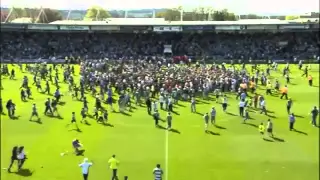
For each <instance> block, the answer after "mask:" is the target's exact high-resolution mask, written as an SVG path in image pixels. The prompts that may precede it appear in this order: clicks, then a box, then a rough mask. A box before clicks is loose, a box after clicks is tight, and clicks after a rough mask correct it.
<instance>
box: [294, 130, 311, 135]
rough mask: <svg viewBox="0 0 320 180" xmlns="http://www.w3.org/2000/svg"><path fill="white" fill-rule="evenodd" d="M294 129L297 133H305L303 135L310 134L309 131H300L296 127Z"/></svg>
mask: <svg viewBox="0 0 320 180" xmlns="http://www.w3.org/2000/svg"><path fill="white" fill-rule="evenodd" d="M293 131H294V132H296V133H299V134H303V135H306V136H308V133H306V132H303V131H299V130H297V129H294V130H293Z"/></svg>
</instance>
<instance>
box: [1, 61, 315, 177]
mask: <svg viewBox="0 0 320 180" xmlns="http://www.w3.org/2000/svg"><path fill="white" fill-rule="evenodd" d="M282 67H283V66H280V67H279V72H274V71H271V76H272V79H271V82H272V84H274V83H273V82H274V79H275V78H278V79H279V80H280V83H281V85H282V86H283V85H284V84H285V79H284V77H282V73H281V72H280V71H281V70H282ZM12 68H15V70H16V80H9V78H8V77H4V76H2V77H1V79H2V86H3V88H4V89H3V90H1V98H2V100H3V106H4V108H5V103H6V102H7V100H8V99H12V100H13V102H14V103H16V114H17V116H19V118H18V119H15V120H11V119H9V117H8V116H7V115H1V169H2V170H1V180H23V179H28V180H29V179H30V180H77V179H82V174H81V169H80V168H79V167H78V164H79V163H81V162H82V160H83V158H84V157H87V158H89V160H90V161H92V162H93V166H92V167H91V168H90V173H89V179H91V180H104V179H111V173H112V172H111V170H110V169H109V166H108V163H107V162H108V159H109V158H110V157H111V156H112V155H113V154H116V155H117V159H118V160H119V161H120V166H119V170H118V171H119V172H118V173H119V179H120V180H121V179H123V177H124V176H128V177H129V180H152V179H154V178H153V174H152V170H153V168H154V167H155V165H156V164H157V163H159V164H161V168H162V169H163V171H164V178H163V180H318V179H319V128H317V127H313V126H312V125H311V124H310V120H311V116H310V115H309V113H310V112H311V110H312V108H313V106H318V107H319V68H318V65H312V69H311V70H310V71H309V73H310V74H311V75H312V76H313V82H314V86H313V87H310V86H308V82H307V78H306V77H301V74H302V73H303V72H302V71H299V70H298V68H297V66H296V65H291V66H290V69H291V78H292V79H291V81H292V83H291V84H289V85H288V88H289V90H288V94H289V97H291V98H292V99H293V108H292V112H294V113H295V115H296V116H297V120H296V124H295V128H296V129H297V131H289V123H288V114H287V112H286V102H287V101H286V100H285V99H283V100H281V99H280V97H279V96H278V95H275V96H270V95H269V96H265V97H266V107H267V110H268V111H270V112H269V114H270V115H269V116H266V115H262V114H260V113H259V110H257V109H256V110H255V109H252V111H251V112H250V116H251V117H252V119H250V120H248V123H246V124H243V123H242V118H241V117H239V116H238V101H237V100H236V98H235V94H234V93H233V94H232V93H229V94H227V95H228V97H229V99H228V101H229V107H228V110H227V111H228V113H224V112H223V111H222V107H221V104H218V103H216V102H215V101H213V100H210V101H205V100H201V99H197V102H198V104H197V112H198V113H191V112H190V103H189V102H182V101H180V102H179V105H176V106H175V107H174V110H175V111H176V112H177V113H178V114H173V129H174V131H167V130H164V129H161V128H156V127H155V126H154V120H153V118H152V116H149V115H148V114H147V110H146V107H139V106H134V108H133V109H132V112H127V114H121V113H111V112H110V113H109V123H110V124H112V126H104V125H102V124H98V123H97V122H96V121H95V120H94V119H89V123H90V125H85V124H81V123H78V125H79V128H80V129H81V132H79V131H70V129H71V128H67V127H66V125H67V124H68V123H70V120H71V112H73V111H74V112H76V115H77V120H78V122H79V120H80V119H81V117H80V110H81V108H82V102H80V101H77V100H72V98H71V95H69V94H68V93H67V91H68V87H67V85H66V84H64V83H60V86H62V87H61V92H62V93H63V94H64V96H63V97H62V99H61V101H62V102H65V104H64V105H59V106H58V111H59V113H60V114H61V116H62V119H58V118H53V117H48V116H45V115H43V113H42V112H43V111H44V103H45V100H46V99H47V98H48V97H50V98H52V96H49V95H46V94H42V93H38V92H37V91H36V88H35V86H32V93H33V94H32V96H33V98H34V100H29V101H28V102H22V101H21V100H20V90H19V87H20V85H21V82H22V77H23V76H24V75H27V76H28V78H29V84H30V85H31V84H32V82H33V80H32V79H33V76H32V75H31V74H29V73H22V72H20V70H19V68H18V66H12V65H9V70H11V69H12ZM247 68H250V67H249V66H248V67H247ZM76 70H78V68H76ZM61 72H62V71H61V70H60V73H61ZM76 74H78V73H76ZM60 79H62V78H60ZM78 79H79V75H77V76H75V80H76V81H78ZM43 84H44V82H43ZM53 90H55V89H54V86H53V85H52V86H51V91H53ZM258 93H262V94H265V89H264V87H262V86H261V85H260V86H259V88H258ZM86 96H87V98H88V101H89V112H90V113H91V114H92V109H93V105H94V99H93V97H92V96H91V95H90V94H87V95H86ZM32 103H36V104H37V107H38V110H39V113H40V114H39V115H40V118H41V121H42V123H36V122H30V121H29V118H30V116H31V109H32ZM104 106H105V107H107V106H106V105H104ZM212 106H215V107H216V109H217V119H216V122H217V126H213V125H210V127H209V129H210V131H211V132H212V133H205V132H204V121H203V117H202V114H203V113H206V112H210V109H211V107H212ZM115 107H117V105H116V106H115ZM116 111H118V108H116ZM4 112H6V110H4ZM166 114H167V113H166V112H165V111H162V110H161V111H160V117H162V118H163V119H165V116H166ZM268 118H271V119H272V120H273V123H274V134H275V136H276V138H274V139H272V138H268V141H266V140H263V139H262V137H261V135H260V134H259V132H258V129H257V126H258V125H259V124H260V123H261V122H264V123H266V121H267V119H268ZM317 123H318V124H319V120H318V122H317ZM161 124H162V126H164V127H165V126H166V122H161ZM75 138H77V139H79V140H80V141H81V142H82V143H83V145H84V149H85V152H84V156H76V155H74V154H73V149H72V145H71V142H72V140H73V139H75ZM16 145H23V146H25V150H26V153H27V156H28V159H27V160H26V162H25V164H24V167H23V169H22V170H21V171H20V172H17V166H16V164H15V165H14V166H13V168H12V173H7V171H6V170H5V169H3V168H7V167H8V166H9V163H10V157H11V150H12V147H13V146H16ZM67 151H68V153H66V154H65V155H64V156H61V153H63V152H67Z"/></svg>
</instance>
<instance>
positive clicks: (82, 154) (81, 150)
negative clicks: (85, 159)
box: [76, 149, 86, 156]
mask: <svg viewBox="0 0 320 180" xmlns="http://www.w3.org/2000/svg"><path fill="white" fill-rule="evenodd" d="M85 151H86V150H84V149H80V150H79V151H78V152H77V154H76V155H77V156H84V152H85Z"/></svg>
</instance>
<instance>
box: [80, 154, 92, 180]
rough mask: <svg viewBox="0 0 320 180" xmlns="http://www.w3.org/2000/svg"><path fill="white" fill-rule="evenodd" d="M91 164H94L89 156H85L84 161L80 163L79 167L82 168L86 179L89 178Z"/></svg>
mask: <svg viewBox="0 0 320 180" xmlns="http://www.w3.org/2000/svg"><path fill="white" fill-rule="evenodd" d="M90 166H92V162H89V160H88V158H84V160H83V162H82V163H81V164H79V167H81V169H82V174H83V179H84V180H88V176H89V168H90Z"/></svg>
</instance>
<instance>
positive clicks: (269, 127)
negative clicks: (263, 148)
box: [267, 119, 273, 137]
mask: <svg viewBox="0 0 320 180" xmlns="http://www.w3.org/2000/svg"><path fill="white" fill-rule="evenodd" d="M267 132H268V134H269V136H271V137H273V123H272V122H271V120H270V119H268V122H267Z"/></svg>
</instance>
